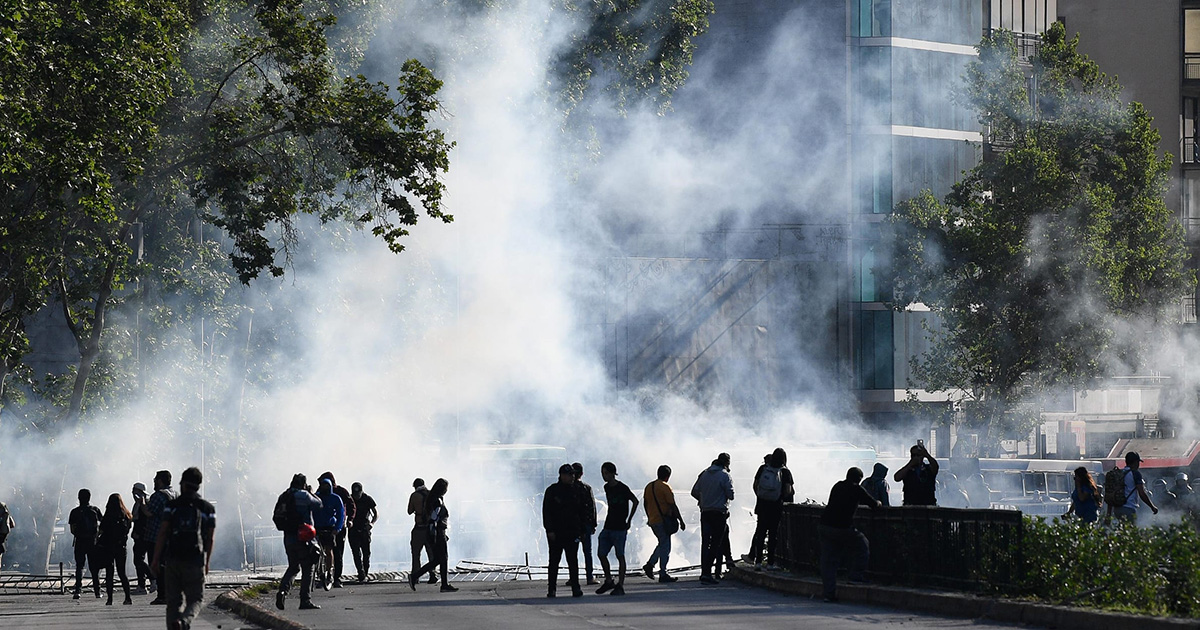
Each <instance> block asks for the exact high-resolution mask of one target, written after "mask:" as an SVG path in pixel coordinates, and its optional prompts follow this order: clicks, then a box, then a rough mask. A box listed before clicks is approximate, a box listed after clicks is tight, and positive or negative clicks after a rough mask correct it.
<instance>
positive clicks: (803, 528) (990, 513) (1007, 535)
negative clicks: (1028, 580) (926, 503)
mask: <svg viewBox="0 0 1200 630" xmlns="http://www.w3.org/2000/svg"><path fill="white" fill-rule="evenodd" d="M824 509H825V508H824V507H823V506H820V505H788V506H784V511H783V518H782V520H781V521H780V525H779V526H780V530H779V532H780V542H781V543H782V544H781V547H782V549H780V551H779V555H780V556H781V557H782V558H783V562H784V563H785V565H786V566H787V567H788V568H790V569H793V570H795V569H804V570H817V569H819V567H820V559H821V545H820V535H819V533H818V530H817V525H818V524H819V523H820V520H821V512H822V511H824ZM854 525H855V527H856V528H858V530H859V531H861V532H862V533H863V534H864V535H866V537H867V540H868V541H870V544H871V557H870V562H869V564H868V566H867V573H868V575H870V577H871V579H872V580H874V581H878V582H885V583H894V584H906V585H914V586H916V585H920V586H942V587H949V588H959V589H967V590H979V589H981V588H982V587H984V586H985V585H986V586H992V587H997V586H1011V585H1014V584H1016V583H1017V581H1018V580H1019V579H1020V568H1021V551H1022V535H1023V531H1024V530H1023V527H1022V522H1021V512H1019V511H1016V510H965V509H955V508H939V507H893V508H888V509H883V510H877V511H876V510H870V509H867V508H859V510H858V512H857V514H856V515H855V519H854Z"/></svg>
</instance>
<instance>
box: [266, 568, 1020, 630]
mask: <svg viewBox="0 0 1200 630" xmlns="http://www.w3.org/2000/svg"><path fill="white" fill-rule="evenodd" d="M455 584H456V585H457V586H458V587H459V588H460V589H461V590H460V591H459V592H457V593H440V592H439V591H438V589H437V587H436V586H429V585H427V584H420V585H418V586H417V592H416V593H414V592H412V591H410V590H409V589H408V585H406V584H395V583H391V584H366V585H362V586H357V585H351V586H348V587H347V588H344V589H339V590H333V591H329V592H317V593H315V594H314V598H313V601H314V602H316V603H317V604H319V605H320V606H321V607H322V609H321V610H305V611H301V610H298V609H297V606H298V604H299V602H298V600H297V599H296V597H295V592H294V591H293V596H292V598H290V599H289V600H288V602H287V609H286V610H285V611H284V613H283V615H284V616H286V617H288V618H291V619H294V620H296V621H299V622H300V623H302V624H304V625H305V626H307V627H309V628H312V629H314V630H365V629H367V628H370V629H372V630H376V629H381V628H407V627H420V628H426V629H429V628H434V629H445V630H506V629H511V630H543V629H544V630H562V629H563V628H587V627H598V628H629V629H645V630H673V629H679V630H696V629H697V628H718V629H722V630H724V629H728V628H748V627H753V628H755V630H776V629H778V630H785V629H786V630H795V628H798V627H800V628H806V629H809V628H817V629H829V630H834V629H850V628H867V627H870V628H906V629H909V628H972V629H973V630H979V629H987V628H1014V627H1016V626H1011V625H1004V624H988V623H980V622H976V621H974V620H970V619H950V618H945V617H936V616H930V615H922V614H916V613H911V612H904V611H895V610H888V609H881V608H872V607H867V606H857V605H852V604H827V603H824V602H823V601H820V600H810V599H804V598H799V597H795V596H790V595H785V594H779V593H774V592H770V591H766V590H763V589H759V588H755V587H750V586H745V585H742V584H738V583H734V582H726V583H723V584H721V585H720V586H703V585H701V584H700V583H699V582H697V581H695V578H692V579H685V580H681V581H680V582H678V583H676V584H670V585H661V584H658V583H655V582H650V581H648V580H645V579H642V578H631V579H629V580H628V581H627V583H626V595H625V596H623V597H612V596H609V595H595V594H594V591H595V587H591V588H590V589H587V590H585V595H584V597H581V598H578V599H575V598H572V597H571V596H570V589H569V588H566V587H561V586H560V588H559V596H558V598H556V599H547V598H546V596H545V595H546V583H545V582H544V581H533V582H529V581H517V582H455ZM564 594H565V595H566V596H565V597H564ZM258 603H259V604H260V605H262V606H264V607H267V608H270V609H271V610H275V609H274V598H273V597H270V598H268V597H264V598H262V599H261V600H259V602H258Z"/></svg>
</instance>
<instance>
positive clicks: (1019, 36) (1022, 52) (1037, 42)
mask: <svg viewBox="0 0 1200 630" xmlns="http://www.w3.org/2000/svg"><path fill="white" fill-rule="evenodd" d="M985 30H986V31H987V33H986V34H987V35H991V34H992V33H994V32H996V31H997V30H999V29H985ZM1011 35H1012V38H1013V43H1014V44H1016V45H1017V58H1018V59H1020V60H1021V61H1023V62H1028V61H1029V60H1030V59H1033V58H1034V57H1035V56H1037V52H1038V49H1039V48H1041V46H1042V36H1041V35H1037V34H1035V33H1011Z"/></svg>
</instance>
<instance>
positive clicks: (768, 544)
mask: <svg viewBox="0 0 1200 630" xmlns="http://www.w3.org/2000/svg"><path fill="white" fill-rule="evenodd" d="M794 483H795V482H794V481H793V479H792V471H790V470H788V469H787V452H785V451H784V450H783V449H782V448H777V449H775V450H774V451H773V452H772V453H771V454H770V455H767V456H766V457H764V458H763V463H762V465H761V466H759V467H758V472H756V473H754V486H753V487H754V497H755V500H754V513H755V514H757V515H758V523H757V524H756V525H755V528H754V538H753V539H751V543H750V560H751V562H753V563H754V570H755V571H762V569H763V564H762V562H763V549H764V547H765V548H766V558H767V568H768V569H772V570H774V569H775V568H776V566H775V547H776V544H777V543H778V530H779V519H780V518H782V516H783V503H784V501H785V500H786V501H790V500H791V498H792V495H793V494H794V490H793V488H794V487H795V486H794Z"/></svg>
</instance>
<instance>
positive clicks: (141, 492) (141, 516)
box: [130, 481, 154, 595]
mask: <svg viewBox="0 0 1200 630" xmlns="http://www.w3.org/2000/svg"><path fill="white" fill-rule="evenodd" d="M148 498H149V497H148V496H147V495H146V484H144V483H142V482H140V481H139V482H137V483H135V484H133V508H132V509H131V510H130V513H131V514H132V515H133V531H132V532H130V538H132V539H133V569H134V571H136V572H137V590H136V591H135V592H136V593H137V594H138V595H145V594H146V582H147V580H149V581H150V583H151V584H153V582H154V578H152V577H151V576H150V565H149V564H148V563H147V562H146V559H147V557H148V556H149V555H150V552H152V551H154V545H153V544H151V543H148V542H146V540H145V538H146V535H145V532H146V521H147V517H146V514H145V508H146V499H148Z"/></svg>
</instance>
